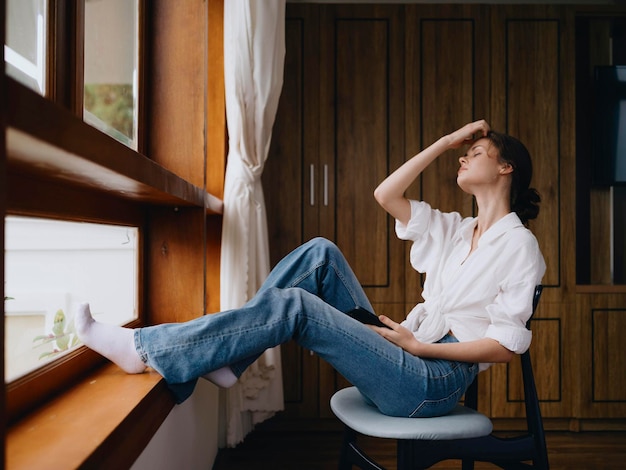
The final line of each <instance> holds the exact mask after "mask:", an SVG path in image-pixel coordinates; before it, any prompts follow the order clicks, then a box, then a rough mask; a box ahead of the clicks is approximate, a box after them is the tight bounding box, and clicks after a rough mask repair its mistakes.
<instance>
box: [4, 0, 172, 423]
mask: <svg viewBox="0 0 626 470" xmlns="http://www.w3.org/2000/svg"><path fill="white" fill-rule="evenodd" d="M140 6H141V8H140ZM144 14H145V13H144V8H143V1H142V0H106V1H101V0H84V1H83V0H81V1H78V2H56V1H49V0H7V2H6V16H5V18H6V30H7V34H6V41H5V74H6V76H7V77H9V78H10V79H12V80H7V86H8V87H9V92H8V95H10V96H16V93H17V94H18V95H19V98H16V100H17V102H18V103H19V104H18V105H17V106H19V107H21V108H23V109H32V112H31V113H30V114H28V113H27V114H28V116H27V117H26V118H24V119H23V120H22V121H20V123H17V124H16V123H13V122H10V121H11V117H10V116H9V118H8V121H9V122H8V124H7V125H8V128H9V129H10V128H11V127H15V128H16V130H18V131H20V132H18V133H11V132H7V133H6V138H7V161H8V169H7V170H8V179H7V181H8V185H7V186H8V188H7V190H6V191H7V195H8V202H7V207H6V211H7V214H8V216H7V217H5V250H4V259H5V270H4V271H5V272H4V280H5V282H4V291H5V302H4V307H5V319H4V321H5V337H4V346H5V347H4V351H5V355H4V364H5V383H6V384H7V417H8V420H9V421H13V420H14V419H16V418H18V417H19V416H20V415H21V414H23V413H24V412H26V411H28V409H30V408H32V407H33V406H34V405H35V404H37V403H40V402H41V401H42V400H44V399H45V398H46V396H48V395H50V394H52V393H56V392H58V391H60V390H62V389H63V388H65V387H66V386H67V383H69V382H70V381H72V380H74V379H75V378H77V377H78V376H80V375H81V374H83V373H84V372H85V371H86V370H87V369H89V368H92V367H93V366H94V365H96V364H97V363H99V362H100V361H102V359H101V357H99V356H97V355H95V354H94V353H92V352H91V351H88V350H86V348H81V347H80V345H78V344H76V341H75V337H74V335H73V334H72V328H73V327H72V315H73V313H74V311H75V309H76V306H77V304H78V303H79V302H82V301H88V302H89V303H90V304H91V305H92V312H93V313H94V314H95V315H96V316H100V317H101V318H102V319H103V321H105V322H107V323H115V324H128V325H131V326H137V325H140V324H141V323H142V322H143V321H144V319H143V313H142V305H143V304H142V299H143V292H142V288H143V284H142V282H143V276H142V272H143V267H142V264H141V263H142V249H143V247H142V244H141V232H140V230H141V229H143V227H144V224H145V208H144V207H142V206H141V204H139V203H138V202H137V201H136V200H134V199H133V197H136V196H135V193H134V191H135V190H136V191H137V192H139V193H141V196H140V197H141V198H148V199H149V198H150V197H152V196H150V194H151V191H152V189H151V188H149V187H147V186H146V183H145V182H143V181H142V182H140V183H139V184H137V181H133V178H137V177H140V178H141V175H143V174H154V173H155V172H156V173H157V174H160V173H159V171H160V170H159V168H155V165H150V164H148V163H149V162H148V163H147V162H146V161H145V157H141V158H139V157H140V156H139V155H138V154H137V153H136V150H137V147H138V145H137V142H139V137H140V135H141V132H142V131H141V129H140V127H139V126H138V119H137V116H138V115H139V99H138V97H139V80H138V77H140V76H141V65H142V63H143V62H142V61H141V57H140V54H139V46H140V44H139V31H140V30H141V27H140V26H141V24H142V15H144ZM83 19H84V23H83ZM83 32H84V33H83ZM13 80H15V81H16V82H18V84H14V82H13ZM24 87H26V88H24ZM31 90H32V91H31ZM33 92H34V93H33ZM50 100H52V101H55V102H56V103H57V104H59V105H61V106H62V107H64V108H65V110H59V108H58V106H56V105H54V106H51V105H50V102H49V101H50ZM43 110H45V112H44V111H43ZM31 115H32V116H33V117H34V119H30V116H31ZM82 120H84V121H85V122H86V123H87V124H89V125H90V126H92V127H95V128H96V129H97V130H98V131H100V132H103V133H104V134H107V135H108V136H105V135H104V134H101V133H100V132H97V131H93V129H90V128H89V126H87V125H84V124H83V122H81V121H82ZM32 123H41V124H35V125H34V127H33V126H32V125H31V124H32ZM20 125H23V126H25V127H22V128H20ZM55 126H56V128H55ZM39 130H41V132H40V133H39V134H38V132H39ZM92 131H93V132H92ZM31 132H34V133H35V134H34V135H30V133H31ZM49 135H52V136H53V137H52V141H47V140H46V139H47V138H48V136H49ZM11 136H17V137H15V138H16V140H12V139H11ZM110 137H113V138H114V139H116V140H117V141H119V142H121V143H123V144H124V145H119V144H117V143H116V142H113V143H114V144H115V145H113V146H111V139H110ZM16 142H17V143H16ZM42 142H46V145H49V147H48V148H47V149H45V150H43V149H42V148H41V147H39V146H40V145H41V143H42ZM77 145H78V146H77ZM94 152H95V154H94ZM120 155H123V156H124V158H120ZM33 158H34V159H40V160H39V164H37V163H35V161H34V160H33ZM133 158H137V159H139V163H136V162H135V163H134V167H135V168H139V170H137V173H136V174H133V175H131V176H129V175H127V174H126V173H125V171H129V170H127V169H126V167H127V165H129V167H133V163H131V162H130V160H132V159H133ZM108 161H112V162H113V163H111V164H109V163H107V162H108ZM15 165H18V167H19V168H18V167H16V166H15ZM144 167H145V168H144ZM14 170H16V171H14ZM50 178H52V179H50ZM152 179H153V178H152ZM148 182H149V183H151V181H148ZM163 187H167V184H163V185H162V187H159V188H158V191H157V192H158V193H159V194H160V196H159V197H160V198H163V197H164V196H163V194H164V190H163ZM4 189H5V188H2V190H4ZM104 286H106V288H105V287H104ZM51 335H52V337H51Z"/></svg>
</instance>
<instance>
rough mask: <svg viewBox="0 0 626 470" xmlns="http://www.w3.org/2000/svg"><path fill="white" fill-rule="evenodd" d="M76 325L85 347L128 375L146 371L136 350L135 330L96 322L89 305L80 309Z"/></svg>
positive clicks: (83, 305)
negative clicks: (111, 362)
mask: <svg viewBox="0 0 626 470" xmlns="http://www.w3.org/2000/svg"><path fill="white" fill-rule="evenodd" d="M74 325H75V327H76V334H77V335H78V338H79V339H80V340H81V341H82V342H83V344H84V345H85V346H87V347H88V348H90V349H93V350H94V351H96V352H97V353H99V354H102V355H103V356H104V357H106V358H107V359H109V360H110V361H113V362H114V363H115V364H117V365H118V366H119V367H121V368H122V369H123V370H124V371H125V372H127V373H128V374H140V373H142V372H143V371H144V370H146V365H145V364H144V363H143V361H142V360H141V358H140V357H139V354H138V353H137V350H136V349H135V336H134V330H132V329H130V328H123V327H121V326H115V325H107V324H106V323H99V322H97V321H95V320H94V319H93V317H92V316H91V311H90V310H89V304H81V305H80V306H79V307H78V309H77V311H76V315H75V316H74Z"/></svg>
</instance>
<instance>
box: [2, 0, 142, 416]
mask: <svg viewBox="0 0 626 470" xmlns="http://www.w3.org/2000/svg"><path fill="white" fill-rule="evenodd" d="M138 8H139V11H138V22H139V25H138V31H139V38H138V47H139V51H138V58H139V59H138V90H139V91H138V92H139V96H138V97H137V103H138V107H139V112H138V122H137V151H135V150H133V149H131V148H129V147H126V146H124V145H123V144H121V143H120V144H119V145H115V144H113V147H114V148H115V147H118V151H122V150H124V151H123V153H125V154H130V155H133V154H134V156H135V157H136V158H145V157H143V155H141V152H142V151H143V150H144V145H145V141H146V139H145V128H144V122H145V119H144V116H145V113H144V112H143V108H144V100H143V97H144V92H143V89H144V76H145V74H144V70H145V63H146V57H145V55H146V50H147V48H146V47H145V22H146V17H145V15H146V8H145V0H138ZM46 21H47V44H46V52H47V53H46V76H47V87H46V93H45V96H43V97H41V96H39V95H38V94H37V93H36V92H34V91H32V90H30V89H28V88H26V87H24V86H22V85H21V84H19V83H17V82H15V81H14V80H13V79H11V78H9V77H6V75H5V77H4V80H5V83H6V84H7V88H8V89H9V93H8V94H9V96H10V95H11V94H13V93H16V94H17V95H18V96H20V99H19V100H18V101H20V102H21V101H22V99H25V101H26V102H27V104H32V105H33V106H34V107H38V106H43V107H44V108H46V107H47V108H48V109H49V110H50V112H49V118H50V119H49V121H52V120H54V119H55V116H58V119H59V121H60V123H61V125H60V126H59V127H60V128H64V127H66V125H67V124H69V125H68V126H67V127H69V128H70V132H68V133H67V135H66V136H64V137H62V138H60V139H59V140H58V141H57V142H55V143H54V144H59V145H60V146H61V147H63V146H64V145H67V144H71V142H69V141H72V140H73V139H79V138H80V134H81V133H83V132H84V131H87V132H90V131H91V129H88V130H87V129H86V126H89V125H88V124H86V123H84V122H83V118H82V115H83V93H84V86H83V64H84V62H83V55H84V54H83V52H84V40H83V37H84V34H83V33H84V29H85V25H84V21H85V5H84V0H79V1H76V2H66V1H63V0H49V3H48V16H47V18H46ZM44 101H45V102H44ZM49 102H51V103H55V104H56V105H58V106H59V107H60V108H61V109H59V110H58V111H57V110H56V109H52V108H50V106H49ZM8 104H9V109H10V99H9V103H8ZM29 107H30V106H29ZM31 109H32V108H31ZM63 110H65V111H69V113H66V112H64V111H63ZM7 125H8V126H9V127H11V126H12V125H15V123H13V122H11V117H10V116H9V122H7ZM39 125H40V126H41V125H45V122H44V123H40V124H39ZM17 126H18V127H19V123H18V124H17ZM89 127H91V126H89ZM61 130H62V129H59V131H61ZM26 134H35V139H34V140H33V139H28V138H26V139H23V140H20V139H17V140H18V143H16V144H12V143H11V138H10V137H8V138H7V137H5V138H6V139H7V154H8V155H7V160H8V162H9V165H8V173H9V175H10V176H9V182H8V185H9V187H11V188H12V190H11V189H9V194H8V195H7V204H6V212H5V215H18V216H30V217H45V218H51V219H58V220H67V221H77V222H92V223H107V224H116V225H129V226H134V227H137V228H138V231H139V239H138V251H139V253H138V276H139V279H138V283H137V285H138V292H137V313H138V318H137V319H136V320H134V321H132V322H130V323H128V324H127V325H126V326H129V327H137V326H140V325H143V324H146V318H145V313H144V312H145V309H144V297H145V295H144V286H145V281H144V271H145V253H144V252H145V246H146V244H145V229H146V211H145V208H143V207H142V206H141V204H138V203H137V201H134V200H132V199H126V200H125V199H124V198H119V197H118V196H117V195H115V194H111V193H110V192H107V191H106V189H105V188H102V187H101V188H97V191H93V190H92V189H93V188H92V187H90V185H84V184H81V183H80V182H78V184H76V183H77V181H71V182H70V184H67V183H66V181H64V178H63V177H58V176H57V177H53V178H51V179H50V178H48V177H47V176H44V175H43V172H38V171H36V169H34V168H32V167H29V163H28V162H27V161H21V162H20V165H19V168H18V171H17V172H13V171H11V170H12V167H13V166H14V165H12V164H11V163H12V161H14V160H19V157H18V158H17V159H16V158H14V156H13V154H16V153H20V152H22V153H23V154H25V155H27V156H28V155H29V154H30V153H34V152H36V148H35V147H36V145H37V143H36V141H38V140H39V138H38V137H41V136H37V131H34V132H33V131H26ZM90 134H91V137H92V139H91V145H93V146H94V147H96V148H100V147H101V146H102V147H104V148H107V149H110V148H111V147H112V145H111V142H110V139H111V138H110V137H109V136H106V135H105V134H102V133H100V132H99V131H97V132H93V131H91V132H90ZM65 141H67V142H65ZM116 143H117V142H116ZM54 144H53V145H54ZM119 146H123V147H124V148H125V149H120V148H119ZM77 153H78V154H80V152H77ZM99 157H100V158H103V159H106V155H100V156H99ZM23 160H27V158H26V159H23ZM61 166H63V164H61ZM44 171H49V169H45V170H44ZM33 188H37V189H36V190H35V191H32V190H33ZM103 189H104V191H103ZM76 200H81V204H78V205H77V204H76V202H75V201H76ZM102 208H105V209H104V210H101V209H102ZM104 362H105V360H104V359H103V358H102V357H101V356H99V355H98V354H96V353H94V352H93V351H91V350H89V349H87V348H86V347H84V346H80V347H78V348H76V349H74V350H72V351H70V352H68V353H67V354H65V355H63V356H62V357H59V358H57V359H55V360H54V361H51V362H49V363H47V364H44V365H42V367H40V368H38V369H37V370H35V371H32V372H30V373H28V374H26V375H24V376H22V377H20V378H17V379H15V380H13V381H11V382H9V383H7V384H5V399H6V407H5V408H6V415H7V419H8V422H9V423H12V422H15V421H16V420H17V419H19V418H20V417H22V416H24V414H25V413H27V412H28V411H30V410H32V409H33V408H35V407H37V406H38V405H40V404H42V403H44V402H46V401H47V400H49V399H50V397H52V396H53V395H55V394H57V393H59V392H60V391H62V390H64V389H66V388H67V387H68V386H70V385H71V384H73V383H75V382H76V381H77V380H79V379H80V378H81V377H83V376H84V375H85V374H87V373H89V372H90V371H92V370H93V369H94V368H96V367H98V366H100V365H102V364H103V363H104Z"/></svg>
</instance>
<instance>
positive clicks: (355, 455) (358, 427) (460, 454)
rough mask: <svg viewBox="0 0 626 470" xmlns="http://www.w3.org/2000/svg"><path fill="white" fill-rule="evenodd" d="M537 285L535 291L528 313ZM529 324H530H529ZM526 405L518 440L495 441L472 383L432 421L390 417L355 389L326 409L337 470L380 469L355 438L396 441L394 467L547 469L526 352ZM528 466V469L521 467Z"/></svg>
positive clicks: (536, 300) (340, 395)
mask: <svg viewBox="0 0 626 470" xmlns="http://www.w3.org/2000/svg"><path fill="white" fill-rule="evenodd" d="M541 291H542V286H541V285H538V286H537V287H536V288H535V293H534V298H533V313H534V312H535V309H536V308H537V304H538V303H539V298H540V296H541ZM529 323H530V320H529ZM526 326H527V327H529V324H527V325H526ZM521 361H522V376H523V382H524V401H525V405H526V423H527V431H526V432H525V433H524V434H523V435H522V436H516V437H511V438H501V437H496V436H494V435H493V434H492V430H493V425H492V422H491V420H490V419H489V418H487V417H486V416H485V415H483V414H481V413H479V412H478V411H476V407H477V403H478V396H477V395H478V382H477V379H476V380H474V382H473V383H472V385H470V387H469V389H468V390H467V392H466V394H465V404H464V405H460V404H459V405H457V407H456V408H455V409H454V410H453V411H452V412H451V413H449V414H447V415H445V416H440V417H436V418H396V417H392V416H386V415H383V414H382V413H380V412H379V411H378V410H377V409H376V408H375V407H373V406H371V405H368V404H367V403H366V402H365V400H364V399H363V397H362V396H361V394H360V393H359V391H358V390H357V389H356V387H349V388H345V389H343V390H339V391H338V392H336V393H335V394H334V395H333V396H332V398H331V400H330V406H331V408H332V410H333V413H335V415H336V416H337V417H338V418H339V419H340V420H341V421H342V422H343V423H344V424H345V432H344V439H343V445H342V450H341V457H340V463H339V468H340V470H341V469H343V470H347V469H351V468H352V465H356V466H357V467H359V468H362V469H369V470H374V469H376V470H379V469H382V468H383V467H381V466H380V465H378V464H377V463H376V462H374V461H373V460H372V459H371V458H370V457H369V456H367V455H366V454H365V453H364V452H363V451H362V450H361V449H359V447H358V445H357V436H358V435H359V434H360V435H366V436H371V437H380V438H390V439H396V440H397V468H398V469H402V470H406V469H411V470H414V469H425V468H428V467H430V466H432V465H434V464H436V463H437V462H440V461H442V460H447V459H460V460H462V461H463V463H462V468H463V470H471V469H473V468H474V462H475V461H482V462H491V463H493V464H495V465H497V466H498V467H500V468H504V469H520V468H537V469H544V470H548V468H549V464H548V454H547V450H546V442H545V434H544V431H543V424H542V420H541V412H540V410H539V400H538V398H537V390H536V388H535V379H534V377H533V371H532V365H531V362H530V353H529V352H528V351H527V352H525V353H524V354H522V355H521ZM528 461H532V465H531V464H529V463H525V462H528Z"/></svg>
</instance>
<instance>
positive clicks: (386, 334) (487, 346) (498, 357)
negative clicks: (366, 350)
mask: <svg viewBox="0 0 626 470" xmlns="http://www.w3.org/2000/svg"><path fill="white" fill-rule="evenodd" d="M380 320H381V321H382V322H383V323H384V324H385V325H387V326H389V327H390V329H389V328H380V327H370V328H372V329H374V330H375V331H376V332H377V333H378V334H379V335H381V336H382V337H383V338H385V339H387V340H388V341H391V342H392V343H394V344H396V345H398V346H400V347H401V348H402V349H404V350H405V351H407V352H408V353H411V354H413V355H414V356H419V357H423V358H431V359H446V360H449V361H462V362H476V363H477V362H509V361H510V360H511V359H512V358H513V356H514V355H515V353H513V352H511V351H510V350H508V349H507V348H505V347H504V346H502V345H501V344H500V343H498V342H497V341H496V340H495V339H491V338H483V339H478V340H475V341H465V342H462V343H432V344H430V343H422V342H420V341H418V340H417V339H415V336H413V333H411V331H410V330H408V329H407V328H405V327H403V326H402V325H400V324H399V323H396V322H394V321H393V320H391V319H390V318H388V317H386V316H384V315H381V316H380Z"/></svg>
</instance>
